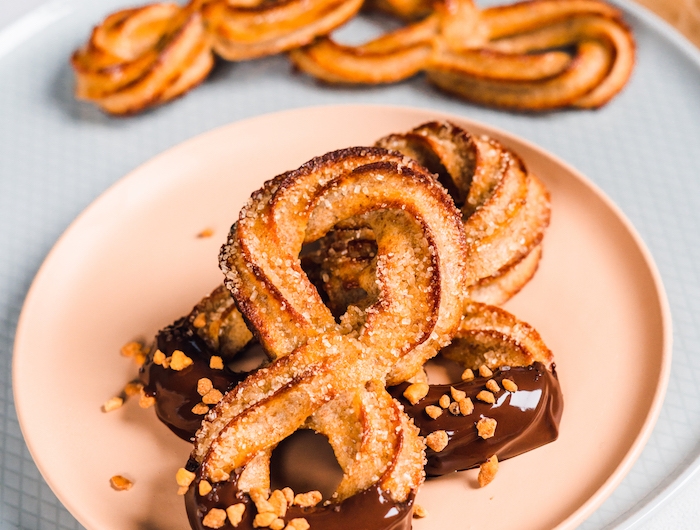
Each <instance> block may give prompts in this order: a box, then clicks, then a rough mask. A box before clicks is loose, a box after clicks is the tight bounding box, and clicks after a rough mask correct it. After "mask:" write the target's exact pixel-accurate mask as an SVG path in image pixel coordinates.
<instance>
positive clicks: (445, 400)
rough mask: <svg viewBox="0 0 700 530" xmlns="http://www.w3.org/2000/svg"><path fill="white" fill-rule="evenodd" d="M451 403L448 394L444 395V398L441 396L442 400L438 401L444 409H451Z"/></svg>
mask: <svg viewBox="0 0 700 530" xmlns="http://www.w3.org/2000/svg"><path fill="white" fill-rule="evenodd" d="M451 402H452V400H451V399H450V396H448V395H447V394H443V395H442V396H440V399H439V400H438V404H439V405H440V406H441V407H442V408H443V409H446V408H447V407H449V406H450V403H451Z"/></svg>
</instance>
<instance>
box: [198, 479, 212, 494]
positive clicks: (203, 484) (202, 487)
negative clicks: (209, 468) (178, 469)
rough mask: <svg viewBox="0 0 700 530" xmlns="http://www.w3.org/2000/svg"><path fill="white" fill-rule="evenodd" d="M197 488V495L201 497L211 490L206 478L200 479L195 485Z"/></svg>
mask: <svg viewBox="0 0 700 530" xmlns="http://www.w3.org/2000/svg"><path fill="white" fill-rule="evenodd" d="M197 488H198V489H199V495H200V496H201V497H204V496H205V495H207V494H208V493H209V492H210V491H211V490H212V487H211V484H209V481H207V480H201V481H200V482H199V484H198V485H197Z"/></svg>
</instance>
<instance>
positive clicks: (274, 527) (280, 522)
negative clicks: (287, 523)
mask: <svg viewBox="0 0 700 530" xmlns="http://www.w3.org/2000/svg"><path fill="white" fill-rule="evenodd" d="M283 528H284V519H280V518H277V519H275V520H274V521H272V522H271V523H270V530H282V529H283Z"/></svg>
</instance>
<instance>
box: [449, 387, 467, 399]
mask: <svg viewBox="0 0 700 530" xmlns="http://www.w3.org/2000/svg"><path fill="white" fill-rule="evenodd" d="M450 394H451V395H452V399H454V400H455V401H462V400H463V399H464V398H465V397H467V393H466V392H465V391H463V390H458V389H456V388H455V387H453V386H451V387H450Z"/></svg>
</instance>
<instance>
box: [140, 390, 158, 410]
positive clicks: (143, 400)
mask: <svg viewBox="0 0 700 530" xmlns="http://www.w3.org/2000/svg"><path fill="white" fill-rule="evenodd" d="M155 404H156V398H155V397H153V396H149V395H148V394H146V393H144V392H143V390H142V391H141V397H140V398H139V407H141V408H142V409H147V408H149V407H152V406H153V405H155Z"/></svg>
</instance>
